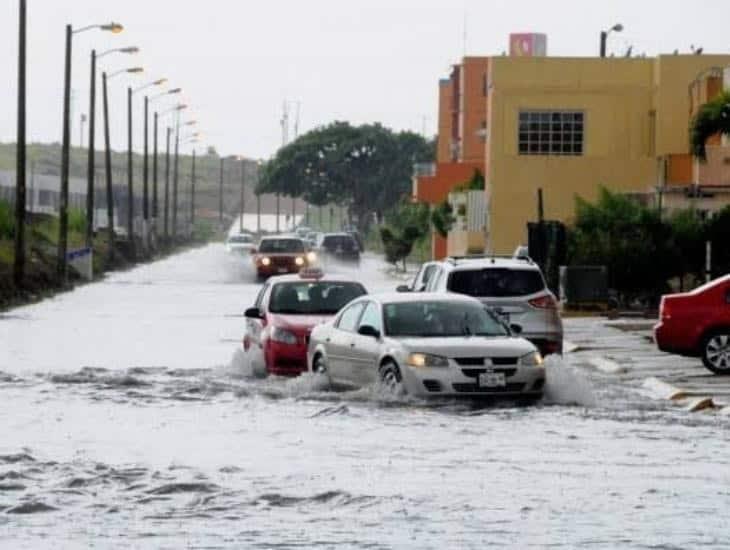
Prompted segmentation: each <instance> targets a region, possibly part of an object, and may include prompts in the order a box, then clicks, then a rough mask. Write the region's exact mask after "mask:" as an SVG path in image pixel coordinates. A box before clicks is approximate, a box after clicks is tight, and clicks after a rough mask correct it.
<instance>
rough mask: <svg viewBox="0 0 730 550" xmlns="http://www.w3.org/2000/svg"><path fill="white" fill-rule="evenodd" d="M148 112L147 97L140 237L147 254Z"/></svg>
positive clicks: (147, 99) (148, 243) (148, 220)
mask: <svg viewBox="0 0 730 550" xmlns="http://www.w3.org/2000/svg"><path fill="white" fill-rule="evenodd" d="M149 112H150V99H149V97H148V96H144V159H143V168H142V172H143V174H142V219H143V227H142V235H143V237H144V241H145V247H146V248H147V251H148V252H149V249H150V241H149V236H150V232H149V223H150V206H149V158H148V156H149V143H148V142H149Z"/></svg>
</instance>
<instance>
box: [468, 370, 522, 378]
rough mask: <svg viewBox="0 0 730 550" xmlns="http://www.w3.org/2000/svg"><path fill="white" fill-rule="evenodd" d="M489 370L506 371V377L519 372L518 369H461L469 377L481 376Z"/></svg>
mask: <svg viewBox="0 0 730 550" xmlns="http://www.w3.org/2000/svg"><path fill="white" fill-rule="evenodd" d="M487 370H491V371H492V372H501V373H504V377H505V378H511V377H512V376H514V375H515V373H516V372H517V369H486V368H483V369H461V372H463V373H464V376H467V377H469V378H479V375H480V374H484V373H485V372H487Z"/></svg>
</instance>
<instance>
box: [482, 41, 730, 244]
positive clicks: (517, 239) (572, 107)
mask: <svg viewBox="0 0 730 550" xmlns="http://www.w3.org/2000/svg"><path fill="white" fill-rule="evenodd" d="M728 64H730V55H666V56H659V57H656V58H557V57H506V56H504V57H492V58H490V61H489V75H488V81H487V88H488V90H487V98H486V101H487V105H488V108H487V113H488V125H487V141H486V163H485V165H486V180H487V185H486V195H487V225H486V227H487V246H488V249H489V251H490V252H493V253H498V254H508V253H511V252H512V251H513V250H514V249H515V247H516V246H517V245H519V244H524V243H525V242H526V239H527V230H526V226H527V223H528V222H529V221H535V220H536V218H537V190H538V189H539V188H542V190H543V195H544V208H545V218H546V219H551V220H561V221H564V222H567V223H570V221H571V220H572V218H573V216H574V211H575V197H576V196H580V197H582V198H584V199H587V200H594V199H596V197H597V195H598V189H599V187H600V186H605V187H607V188H609V189H611V190H614V191H623V192H631V193H652V194H653V193H654V191H655V190H656V188H657V187H660V186H662V185H663V184H664V182H665V181H666V174H667V170H668V169H669V168H670V166H669V165H670V163H671V160H672V159H674V158H682V156H684V157H686V156H687V154H688V153H689V136H688V128H689V123H690V113H691V107H692V106H691V100H690V93H689V86H690V84H691V83H692V82H693V81H695V79H696V78H697V75H698V74H701V73H702V72H703V71H706V70H708V69H709V68H712V67H717V66H727V65H728Z"/></svg>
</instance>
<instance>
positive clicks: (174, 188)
mask: <svg viewBox="0 0 730 550" xmlns="http://www.w3.org/2000/svg"><path fill="white" fill-rule="evenodd" d="M179 151H180V114H179V113H178V116H177V124H176V125H175V169H174V174H173V180H172V239H173V240H175V238H176V237H177V192H178V186H177V183H178V167H179V161H180V157H179Z"/></svg>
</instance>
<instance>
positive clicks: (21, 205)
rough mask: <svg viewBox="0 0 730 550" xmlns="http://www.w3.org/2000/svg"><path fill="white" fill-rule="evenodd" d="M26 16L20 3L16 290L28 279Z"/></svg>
mask: <svg viewBox="0 0 730 550" xmlns="http://www.w3.org/2000/svg"><path fill="white" fill-rule="evenodd" d="M26 16H27V6H26V0H20V13H19V17H18V135H17V153H16V157H15V163H16V164H15V258H14V263H13V281H14V283H15V286H16V287H18V286H20V285H21V284H22V283H23V278H24V277H25V173H26V170H25V164H26V143H25V139H26V132H25V130H26V124H25V110H26V109H25V94H26V89H25V87H26V78H25V77H26V29H27V24H26V21H27V18H26ZM31 186H32V184H31ZM31 206H32V205H31Z"/></svg>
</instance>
